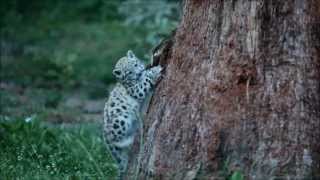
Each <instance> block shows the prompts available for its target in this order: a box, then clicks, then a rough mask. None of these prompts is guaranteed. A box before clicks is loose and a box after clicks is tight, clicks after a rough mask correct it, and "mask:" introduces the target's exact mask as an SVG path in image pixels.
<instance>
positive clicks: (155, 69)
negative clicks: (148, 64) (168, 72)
mask: <svg viewBox="0 0 320 180" xmlns="http://www.w3.org/2000/svg"><path fill="white" fill-rule="evenodd" d="M162 70H163V68H162V67H161V66H160V65H158V66H155V67H153V68H151V71H152V74H153V75H154V77H155V79H158V78H159V77H160V76H161V71H162Z"/></svg>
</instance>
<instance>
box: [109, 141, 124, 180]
mask: <svg viewBox="0 0 320 180" xmlns="http://www.w3.org/2000/svg"><path fill="white" fill-rule="evenodd" d="M109 149H110V151H111V154H112V157H113V159H114V160H115V161H116V163H117V166H118V179H122V178H123V176H124V174H125V173H126V170H127V165H128V152H127V150H126V149H124V148H119V147H116V146H109Z"/></svg>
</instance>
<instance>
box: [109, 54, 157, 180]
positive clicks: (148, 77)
mask: <svg viewBox="0 0 320 180" xmlns="http://www.w3.org/2000/svg"><path fill="white" fill-rule="evenodd" d="M161 70H162V68H161V66H156V67H152V68H150V69H146V68H145V65H144V64H143V63H142V62H141V61H140V60H139V59H138V58H137V57H136V56H135V55H134V54H133V52H132V51H130V50H129V51H128V52H127V56H125V57H122V58H121V59H120V60H119V61H118V62H117V64H116V65H115V68H114V70H113V75H114V76H115V77H116V79H117V81H118V83H117V85H116V86H115V87H114V89H113V90H112V91H111V93H110V95H109V99H108V100H107V102H106V104H105V108H104V133H103V134H104V139H105V141H106V143H107V145H108V148H109V150H110V152H111V154H112V156H113V158H114V160H115V161H116V162H117V164H118V168H119V172H120V174H119V177H122V176H123V174H124V173H125V171H126V168H127V163H128V149H129V148H130V147H131V145H132V143H133V140H134V136H135V134H136V132H137V131H138V130H139V128H140V127H141V124H140V123H142V122H141V119H140V108H141V107H142V105H143V102H144V100H145V98H146V96H147V95H148V93H150V91H151V89H152V87H153V86H154V85H155V83H156V82H157V80H158V79H159V77H160V75H161Z"/></svg>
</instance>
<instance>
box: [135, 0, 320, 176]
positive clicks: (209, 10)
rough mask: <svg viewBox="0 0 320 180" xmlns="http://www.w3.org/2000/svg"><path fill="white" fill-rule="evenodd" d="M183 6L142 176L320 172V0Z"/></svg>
mask: <svg viewBox="0 0 320 180" xmlns="http://www.w3.org/2000/svg"><path fill="white" fill-rule="evenodd" d="M183 10H184V12H183V17H182V21H181V23H180V25H179V27H178V29H177V31H176V34H175V36H174V37H173V39H172V41H173V45H172V47H170V50H169V52H168V54H167V56H166V57H165V61H161V62H160V63H162V65H164V66H165V68H166V69H165V72H164V77H163V79H162V80H161V82H160V83H159V84H158V86H157V88H156V91H155V93H154V96H153V98H152V101H151V104H150V107H149V110H148V113H147V117H146V119H145V121H144V123H145V127H144V149H143V152H144V154H143V157H142V168H141V169H142V171H140V174H139V179H148V178H149V179H150V178H151V179H183V180H185V179H195V178H197V179H217V178H218V177H226V176H228V175H230V174H232V172H234V171H238V172H241V173H242V174H243V175H244V176H245V177H246V179H267V178H268V179H269V178H271V177H278V178H307V179H312V178H314V179H315V178H316V177H318V178H320V45H319V44H320V1H318V0H228V1H227V0H225V1H224V0H186V1H185V3H184V9H183ZM133 166H134V164H131V165H130V168H132V167H133ZM151 172H152V174H153V175H152V177H151V175H150V173H151Z"/></svg>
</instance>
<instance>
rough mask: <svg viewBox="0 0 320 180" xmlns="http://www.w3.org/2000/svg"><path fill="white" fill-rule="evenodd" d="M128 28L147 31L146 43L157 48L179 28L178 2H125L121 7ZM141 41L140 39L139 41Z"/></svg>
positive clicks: (140, 0)
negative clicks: (139, 28) (138, 28)
mask: <svg viewBox="0 0 320 180" xmlns="http://www.w3.org/2000/svg"><path fill="white" fill-rule="evenodd" d="M119 12H120V14H122V15H124V17H125V24H126V25H127V26H128V27H143V28H145V30H146V32H147V33H146V34H147V35H146V37H145V39H144V41H145V42H144V43H148V44H149V45H151V46H155V45H156V44H158V43H159V42H160V41H161V38H163V37H165V36H167V35H168V34H169V33H170V32H171V31H172V30H174V29H175V27H176V26H177V23H178V20H179V17H180V9H179V4H178V3H177V2H176V1H148V0H131V1H124V2H123V3H122V4H121V5H120V6H119ZM139 40H141V39H138V41H139Z"/></svg>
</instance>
